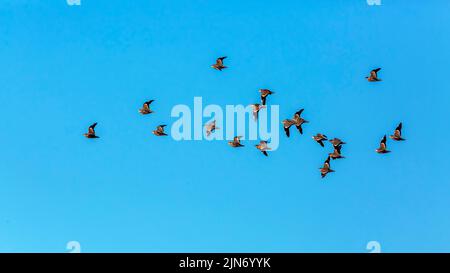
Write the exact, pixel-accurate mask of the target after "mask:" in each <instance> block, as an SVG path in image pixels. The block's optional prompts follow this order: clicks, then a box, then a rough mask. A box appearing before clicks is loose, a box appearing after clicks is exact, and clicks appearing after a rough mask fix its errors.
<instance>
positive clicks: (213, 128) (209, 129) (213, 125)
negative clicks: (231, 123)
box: [205, 120, 220, 136]
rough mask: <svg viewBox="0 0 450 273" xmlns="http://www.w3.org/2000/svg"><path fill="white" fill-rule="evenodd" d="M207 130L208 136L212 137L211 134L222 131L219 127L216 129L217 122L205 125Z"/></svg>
mask: <svg viewBox="0 0 450 273" xmlns="http://www.w3.org/2000/svg"><path fill="white" fill-rule="evenodd" d="M205 128H206V136H209V135H211V133H214V132H215V131H216V129H220V128H219V127H216V121H215V120H213V121H212V122H210V123H208V124H206V125H205Z"/></svg>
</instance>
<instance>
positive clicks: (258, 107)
mask: <svg viewBox="0 0 450 273" xmlns="http://www.w3.org/2000/svg"><path fill="white" fill-rule="evenodd" d="M251 106H252V108H253V111H252V112H253V119H254V120H255V121H257V120H258V115H259V111H260V110H261V109H264V108H266V106H265V105H261V104H259V103H254V104H252V105H251Z"/></svg>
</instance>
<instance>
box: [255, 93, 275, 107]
mask: <svg viewBox="0 0 450 273" xmlns="http://www.w3.org/2000/svg"><path fill="white" fill-rule="evenodd" d="M259 93H261V104H262V105H266V99H267V96H269V95H272V94H275V92H272V91H270V90H269V89H259Z"/></svg>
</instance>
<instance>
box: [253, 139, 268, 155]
mask: <svg viewBox="0 0 450 273" xmlns="http://www.w3.org/2000/svg"><path fill="white" fill-rule="evenodd" d="M255 147H256V149H258V150H260V151H261V152H262V153H263V154H264V155H265V156H269V155H268V154H267V151H268V150H271V148H269V147H268V146H267V141H264V140H261V142H259V144H257V145H255Z"/></svg>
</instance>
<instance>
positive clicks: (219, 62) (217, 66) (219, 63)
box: [211, 56, 227, 71]
mask: <svg viewBox="0 0 450 273" xmlns="http://www.w3.org/2000/svg"><path fill="white" fill-rule="evenodd" d="M226 58H227V57H226V56H224V57H220V58H217V60H216V63H215V64H213V65H211V67H212V68H214V69H216V70H219V71H222V69H225V68H227V67H226V66H224V65H223V60H225V59H226Z"/></svg>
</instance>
